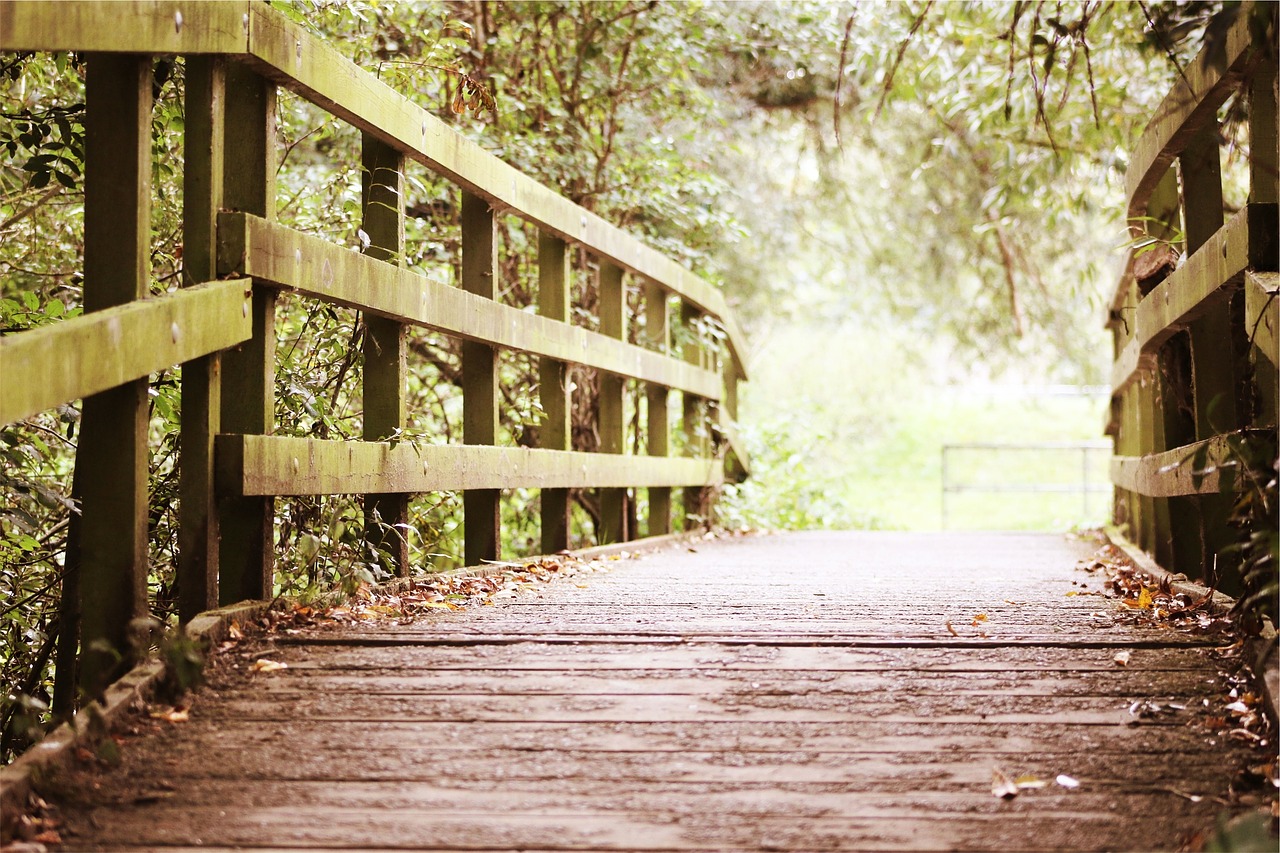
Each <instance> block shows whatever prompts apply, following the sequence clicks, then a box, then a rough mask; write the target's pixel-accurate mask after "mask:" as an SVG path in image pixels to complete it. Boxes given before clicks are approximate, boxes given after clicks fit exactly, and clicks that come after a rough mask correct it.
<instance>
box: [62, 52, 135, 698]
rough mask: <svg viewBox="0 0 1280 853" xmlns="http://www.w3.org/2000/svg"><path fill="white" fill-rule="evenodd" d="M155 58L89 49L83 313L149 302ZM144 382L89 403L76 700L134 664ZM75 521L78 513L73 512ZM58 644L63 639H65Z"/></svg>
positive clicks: (77, 555) (83, 450)
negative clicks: (152, 117) (133, 633)
mask: <svg viewBox="0 0 1280 853" xmlns="http://www.w3.org/2000/svg"><path fill="white" fill-rule="evenodd" d="M151 81H152V69H151V57H149V56H142V55H134V54H106V53H95V54H92V55H90V56H89V57H88V69H87V78H86V87H85V103H86V109H85V213H84V219H85V226H84V230H85V247H84V281H85V285H84V309H85V313H86V314H87V313H90V312H93V311H101V310H103V309H106V308H110V307H113V306H116V305H122V304H124V303H127V302H132V301H134V300H137V299H142V298H144V297H146V296H147V294H148V291H149V289H150V281H151V108H152V103H153V98H152V92H151ZM147 388H148V386H147V379H146V378H145V377H144V378H142V379H136V380H133V381H130V382H127V383H125V384H123V385H120V386H118V387H116V388H112V389H111V390H109V391H103V392H101V393H98V394H92V395H90V396H88V397H85V399H84V409H83V412H82V419H81V424H80V436H79V445H78V448H77V451H76V471H75V481H76V483H75V484H76V486H78V487H79V498H80V515H79V522H78V524H76V526H75V530H74V535H72V536H71V537H70V539H69V543H68V555H67V556H68V559H67V570H68V572H69V573H71V574H75V573H77V572H78V578H77V579H76V580H78V585H79V590H80V619H81V621H80V648H81V658H80V673H79V683H80V689H81V691H82V693H83V694H84V695H86V696H89V697H98V696H100V695H101V693H102V691H103V689H104V688H105V687H106V685H107V684H108V683H109V682H110V681H111V679H112V678H114V677H115V676H116V675H117V674H119V673H121V672H123V671H124V670H125V669H127V668H128V666H129V665H130V664H131V663H132V662H133V659H134V656H135V649H134V648H133V643H132V639H133V638H131V637H130V629H131V623H133V621H134V620H135V619H137V618H138V617H141V616H143V615H145V614H146V612H147V571H148V564H149V549H148V545H147V507H148V492H147V488H148V486H147V475H148V460H147V453H148V450H147V426H148V414H149V412H148V406H149V400H148V393H147ZM73 518H74V516H73ZM64 639H67V637H66V636H65V635H64Z"/></svg>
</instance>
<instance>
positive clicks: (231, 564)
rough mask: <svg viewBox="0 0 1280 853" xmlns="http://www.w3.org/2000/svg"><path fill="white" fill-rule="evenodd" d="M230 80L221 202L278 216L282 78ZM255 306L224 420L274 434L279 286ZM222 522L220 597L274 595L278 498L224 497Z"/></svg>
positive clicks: (225, 384)
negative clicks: (277, 81) (277, 80)
mask: <svg viewBox="0 0 1280 853" xmlns="http://www.w3.org/2000/svg"><path fill="white" fill-rule="evenodd" d="M224 85H225V91H226V98H227V102H226V106H225V110H226V113H225V116H224V123H225V125H224V141H223V157H224V163H223V192H222V203H223V205H224V206H225V207H226V208H227V209H229V210H239V211H244V212H246V213H251V214H253V215H255V216H260V217H264V218H266V219H274V218H275V212H276V211H275V207H276V197H275V186H276V184H275V181H276V127H275V115H276V89H275V86H273V85H272V84H271V83H270V82H268V81H266V80H264V79H263V78H261V77H259V76H258V75H257V74H254V73H253V72H252V71H251V70H249V69H248V68H246V67H244V66H241V65H238V64H235V63H232V64H231V65H228V66H227V69H226V80H225V84H224ZM219 240H221V234H219ZM220 253H221V252H220ZM249 313H250V317H252V319H253V337H252V338H250V339H249V341H247V342H246V343H244V344H243V345H241V346H240V347H238V348H236V349H233V350H228V351H227V352H226V353H225V354H224V355H223V357H222V389H221V393H222V428H223V429H224V430H226V431H227V432H233V433H259V434H263V435H269V434H270V433H271V432H272V431H274V429H275V362H276V356H275V348H276V333H275V325H276V323H275V318H276V294H275V292H274V291H272V290H270V289H268V288H260V287H255V288H254V291H253V305H252V307H251V308H250V311H249ZM218 525H219V527H220V528H221V534H222V539H221V544H220V547H219V555H218V559H219V570H218V577H219V590H218V597H219V602H220V603H221V604H233V603H235V602H238V601H245V600H251V599H267V598H271V597H272V594H273V592H274V591H273V582H274V577H273V575H274V565H275V556H274V553H275V540H274V536H273V534H274V527H275V504H274V502H273V501H272V499H271V498H269V497H254V498H243V497H235V496H228V497H226V498H223V499H220V500H219V502H218Z"/></svg>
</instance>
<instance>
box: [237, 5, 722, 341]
mask: <svg viewBox="0 0 1280 853" xmlns="http://www.w3.org/2000/svg"><path fill="white" fill-rule="evenodd" d="M250 15H251V21H250V36H249V52H250V53H251V54H252V56H253V58H254V62H255V64H256V65H257V66H258V67H259V69H260V70H261V71H262V72H263V73H265V74H267V75H269V76H271V77H272V78H273V79H275V80H276V81H277V82H278V83H280V85H282V86H285V87H287V88H289V89H291V90H293V91H295V92H297V93H299V94H301V95H302V96H303V97H305V98H307V99H308V100H310V101H311V102H312V103H315V104H317V105H319V106H321V107H323V108H325V109H327V110H329V111H330V112H332V113H333V114H334V115H336V116H338V117H339V118H341V119H342V120H344V121H346V122H348V123H350V124H352V125H354V126H355V127H357V128H359V129H360V130H362V131H365V132H367V133H371V134H374V135H376V136H378V137H379V138H380V139H382V140H383V141H384V142H386V143H387V144H389V145H391V146H393V147H395V148H397V149H398V150H400V151H402V152H404V154H406V155H407V156H409V157H410V158H412V159H414V160H417V161H418V162H421V163H423V164H424V165H426V166H427V167H428V168H430V169H432V170H433V171H435V172H437V173H439V174H441V175H443V176H445V177H446V178H448V179H449V180H451V181H453V182H454V183H456V184H458V185H459V186H460V187H462V188H463V189H464V190H465V191H467V192H470V193H472V194H474V195H476V196H478V197H480V198H483V199H484V200H486V201H487V202H489V203H490V204H491V205H492V206H493V207H494V208H495V209H496V210H500V211H503V212H509V213H511V214H513V215H516V216H519V217H521V218H523V219H525V220H527V221H529V222H532V223H533V224H535V225H537V226H538V227H539V229H540V230H542V231H545V232H547V233H550V234H552V235H554V236H556V237H559V238H561V239H563V240H565V241H566V242H570V243H577V244H580V245H583V246H585V247H587V248H588V249H590V250H591V252H592V253H593V254H595V255H597V256H599V257H601V258H603V259H604V260H607V261H609V262H611V263H614V264H616V265H618V266H620V267H622V268H623V269H626V270H628V271H630V272H633V273H636V274H638V275H641V276H644V277H645V278H648V279H650V280H652V281H655V282H658V283H660V284H662V285H663V286H664V287H665V288H667V290H669V291H671V292H672V293H676V294H679V295H680V296H681V297H682V298H684V299H687V300H688V301H689V302H690V303H692V304H694V305H696V306H698V307H699V308H700V309H701V310H703V311H705V312H706V313H708V314H712V315H714V316H716V317H719V318H722V321H723V320H726V319H727V320H728V322H726V329H727V330H728V331H729V333H730V335H731V337H730V349H731V350H732V351H733V352H734V353H739V352H745V348H744V347H743V345H742V343H741V340H740V338H739V337H733V336H735V335H740V332H739V331H738V329H737V326H736V324H734V323H733V322H732V320H731V319H728V318H729V316H730V315H729V310H728V307H727V305H726V303H725V301H724V296H723V295H722V294H721V293H720V291H719V290H717V289H716V288H714V287H712V286H711V285H710V284H708V283H707V282H706V281H704V280H703V279H701V278H700V277H698V276H697V275H695V274H694V273H692V272H690V271H689V270H687V269H685V268H684V267H682V266H680V265H679V264H678V263H676V262H675V261H673V260H671V259H670V258H668V257H666V256H665V255H663V254H662V253H660V252H658V251H657V250H655V249H653V248H651V247H649V246H646V245H645V244H644V243H641V242H640V241H639V240H637V239H636V238H634V237H632V236H631V235H629V234H627V233H626V232H624V231H622V230H621V229H619V228H617V227H616V226H614V225H611V224H610V223H608V222H606V221H605V220H604V219H602V218H600V217H599V216H597V215H596V214H594V213H592V212H590V211H588V210H586V209H585V208H583V207H580V206H579V205H576V204H574V203H573V202H571V201H569V200H568V199H566V198H564V197H563V196H561V195H560V194H558V193H557V192H555V191H554V190H552V189H550V188H549V187H547V186H545V185H543V184H541V183H539V182H537V181H535V180H534V179H532V178H530V177H529V176H527V175H525V174H524V173H522V172H520V171H518V170H517V169H515V168H513V167H512V166H509V165H508V164H506V163H504V162H503V161H501V160H499V159H498V158H497V157H495V156H493V155H492V154H490V153H488V152H487V151H485V150H484V149H482V148H481V147H480V146H479V145H477V144H476V143H474V142H471V141H470V140H468V139H466V138H465V137H463V136H461V135H460V134H458V133H457V132H456V131H454V130H453V128H451V127H449V126H448V125H447V124H445V123H444V122H442V121H441V120H439V119H438V118H436V117H435V116H434V115H432V114H431V113H429V112H428V111H426V110H424V109H422V108H421V107H419V106H418V105H417V104H415V103H413V102H412V101H410V100H409V99H408V98H406V97H404V96H403V95H401V94H399V93H398V92H396V91H395V90H393V89H392V88H390V87H389V86H387V85H386V84H385V83H383V82H382V81H380V80H378V79H377V78H376V77H374V76H373V75H372V74H370V73H368V72H367V71H364V70H363V69H361V68H359V67H358V66H356V65H355V64H354V63H352V62H351V61H350V60H349V59H347V58H346V57H344V56H342V55H341V54H340V53H339V52H338V50H337V49H336V48H334V47H333V46H331V45H329V44H327V43H325V42H324V41H322V40H321V39H319V38H317V37H315V36H313V35H311V34H310V33H308V32H306V31H305V30H303V29H302V28H301V27H298V26H297V25H295V24H293V23H292V22H290V21H288V20H287V19H285V18H284V17H283V16H282V15H281V14H280V13H278V12H276V11H275V10H273V9H271V8H270V7H269V6H267V5H265V4H256V3H255V4H252V6H251V7H250Z"/></svg>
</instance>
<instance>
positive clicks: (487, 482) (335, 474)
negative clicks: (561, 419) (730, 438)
mask: <svg viewBox="0 0 1280 853" xmlns="http://www.w3.org/2000/svg"><path fill="white" fill-rule="evenodd" d="M217 451H218V483H219V488H220V489H222V490H224V491H225V492H226V493H228V494H242V495H338V494H350V495H358V494H369V493H375V492H405V493H419V492H431V491H441V490H467V489H507V488H516V487H527V488H537V489H589V488H609V487H613V488H623V487H633V486H639V487H644V486H693V485H697V486H712V485H716V484H718V483H720V482H721V481H722V479H723V472H722V466H721V464H720V463H719V461H717V460H714V459H660V458H657V457H644V456H615V455H612V454H604V453H584V452H581V451H569V450H542V449H531V448H527V447H488V446H483V445H416V444H412V443H409V442H399V443H396V444H394V445H393V444H391V443H389V442H358V441H322V440H320V439H310V438H293V437H287V436H262V435H220V436H218V441H217Z"/></svg>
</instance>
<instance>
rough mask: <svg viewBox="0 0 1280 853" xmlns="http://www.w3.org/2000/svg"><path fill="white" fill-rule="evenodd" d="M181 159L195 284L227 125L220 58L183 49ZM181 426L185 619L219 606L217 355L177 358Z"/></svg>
mask: <svg viewBox="0 0 1280 853" xmlns="http://www.w3.org/2000/svg"><path fill="white" fill-rule="evenodd" d="M183 92H184V98H185V100H184V104H183V114H184V125H183V127H184V130H183V141H182V148H183V153H182V157H183V163H182V246H183V252H182V284H183V286H184V287H188V288H190V287H196V286H199V282H202V281H212V280H213V279H215V278H217V274H218V211H219V210H220V209H221V208H222V185H223V173H222V169H223V165H224V161H225V156H226V154H225V152H224V151H223V148H222V142H223V138H224V133H225V129H226V125H225V117H226V110H225V107H226V61H225V60H224V59H223V58H222V57H218V56H188V57H187V58H186V82H185V85H184V89H183ZM244 284H245V285H246V286H245V288H244V292H243V295H244V301H243V303H242V304H241V309H242V311H241V313H240V317H239V319H240V323H241V326H242V331H243V334H244V337H243V338H241V339H240V340H239V341H234V342H230V343H228V344H227V346H232V345H234V344H238V343H241V342H242V341H243V340H245V339H247V338H248V337H249V335H250V334H252V330H253V324H252V321H250V319H249V310H250V308H251V301H252V291H251V289H250V287H249V286H248V285H249V282H248V280H245V281H244ZM181 381H182V432H181V435H180V436H179V442H180V453H181V455H180V457H179V458H180V459H181V464H180V465H179V466H178V576H177V586H178V621H179V622H180V623H182V624H184V625H185V624H186V623H187V622H190V621H191V620H192V619H194V618H195V617H196V616H197V615H199V614H201V613H204V612H205V611H208V610H213V609H214V608H216V607H217V606H218V562H219V556H218V555H219V552H220V550H221V549H220V540H221V531H220V529H219V526H218V502H217V494H216V493H215V489H214V476H213V438H214V436H216V435H217V434H218V433H220V432H221V431H222V356H221V354H219V353H211V354H209V355H207V356H203V357H201V358H197V359H194V360H192V361H187V362H185V363H184V364H183V365H182V380H181Z"/></svg>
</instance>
